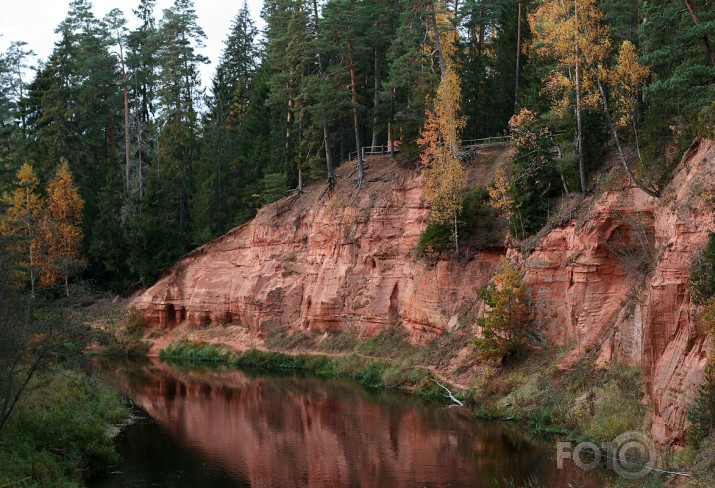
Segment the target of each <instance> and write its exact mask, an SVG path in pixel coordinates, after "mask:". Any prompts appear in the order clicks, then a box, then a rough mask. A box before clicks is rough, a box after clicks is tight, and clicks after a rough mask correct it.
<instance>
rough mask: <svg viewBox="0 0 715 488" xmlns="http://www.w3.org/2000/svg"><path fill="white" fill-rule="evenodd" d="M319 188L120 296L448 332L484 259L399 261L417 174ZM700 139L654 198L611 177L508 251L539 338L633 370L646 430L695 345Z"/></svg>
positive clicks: (184, 316) (211, 316)
mask: <svg viewBox="0 0 715 488" xmlns="http://www.w3.org/2000/svg"><path fill="white" fill-rule="evenodd" d="M341 171H342V173H341V174H342V176H343V179H342V180H341V182H340V185H339V189H338V190H337V191H336V192H335V193H334V194H333V195H332V196H331V197H326V196H324V195H323V194H322V192H323V188H322V187H321V186H317V185H316V186H311V187H309V188H308V190H307V192H306V194H305V195H303V196H302V197H301V198H299V199H298V200H296V201H294V202H292V201H291V200H289V199H284V200H282V201H281V202H278V203H277V204H275V205H272V206H270V207H268V208H266V209H264V210H263V211H261V212H260V213H259V215H258V216H257V217H256V219H255V220H254V221H252V222H250V223H248V224H246V225H244V226H241V227H239V228H237V229H234V230H233V231H231V232H230V233H228V234H227V235H225V236H224V237H222V238H220V239H218V240H217V241H214V242H212V243H210V244H207V245H205V246H203V247H202V248H199V249H197V250H196V251H194V252H193V253H191V254H189V255H187V256H186V257H185V258H183V259H182V260H181V261H180V262H179V263H177V264H176V265H175V266H174V267H173V268H172V269H171V270H170V271H169V272H168V274H167V275H166V276H165V277H163V278H162V279H161V280H159V282H157V283H156V284H155V285H154V286H153V287H152V288H150V289H149V290H147V291H146V292H145V293H144V294H143V295H141V296H139V297H138V298H137V299H135V301H134V305H135V306H136V307H138V308H140V309H142V310H144V311H145V315H146V317H147V319H148V320H149V321H150V322H151V323H153V324H156V325H158V326H161V327H173V326H174V325H176V324H177V323H179V322H180V321H182V320H186V321H187V323H188V324H190V325H195V326H199V325H205V324H209V323H212V324H218V323H225V322H229V321H237V322H242V323H245V324H247V325H248V326H249V327H250V329H251V330H252V331H253V332H258V331H265V330H272V329H276V328H279V327H289V328H293V329H298V328H303V329H309V330H313V331H324V330H345V329H350V330H354V331H357V332H359V333H361V334H370V333H374V332H375V331H377V330H379V329H380V328H382V327H385V326H387V325H388V324H390V323H392V322H394V321H395V320H398V319H399V320H401V321H402V323H403V324H404V325H405V326H406V327H408V328H409V330H410V331H411V334H412V337H413V339H414V340H426V339H430V338H433V337H435V336H437V335H439V334H441V333H442V332H444V331H446V330H448V329H449V328H450V327H453V326H454V325H455V324H456V323H457V316H458V315H459V313H460V312H463V311H465V310H468V309H470V308H472V307H473V306H474V304H475V296H476V292H477V290H478V289H479V288H480V287H481V286H483V285H484V284H486V283H487V282H488V281H489V278H490V276H491V274H492V273H493V270H494V269H495V266H496V264H497V262H498V260H499V258H500V254H501V253H499V252H497V251H488V252H477V253H475V254H474V255H472V256H470V257H469V259H468V260H466V261H465V262H455V261H451V260H447V261H445V260H442V261H438V262H437V263H436V264H435V265H432V264H429V263H426V262H425V261H424V260H420V259H417V258H415V257H414V252H413V250H414V247H415V244H416V242H417V239H418V236H419V234H420V232H421V231H422V229H423V228H424V225H425V222H426V220H427V217H428V214H429V207H428V205H427V204H426V202H425V199H424V196H423V193H422V190H421V187H420V182H419V177H418V176H417V175H416V174H415V173H414V172H411V171H408V170H402V169H399V168H397V167H396V166H395V165H394V164H393V163H389V162H388V161H386V160H373V161H372V164H371V167H370V168H369V177H368V180H367V185H366V188H365V189H363V190H360V191H357V190H355V189H354V187H353V186H352V185H351V183H350V182H349V179H348V171H349V168H345V167H344V168H342V169H341ZM714 186H715V143H713V142H712V141H704V142H701V143H699V144H696V145H694V146H693V147H692V148H691V150H689V151H688V153H687V154H686V156H685V157H684V158H683V161H682V162H681V164H680V165H679V167H678V168H677V170H676V174H675V176H674V178H673V180H672V182H671V183H670V184H669V186H668V187H667V189H666V191H665V192H664V195H663V197H662V198H660V199H653V198H650V197H648V196H646V195H645V194H644V193H642V192H640V191H639V190H637V189H635V188H632V187H628V186H626V185H622V186H621V187H620V188H616V189H612V190H610V191H606V192H604V193H602V194H599V195H598V196H596V197H588V198H586V199H585V200H583V201H581V202H579V203H578V204H576V203H574V205H573V207H574V209H575V210H574V211H573V212H572V213H570V214H569V213H567V212H566V211H563V212H562V213H563V214H564V215H562V219H561V222H560V223H559V224H558V225H554V226H552V227H551V228H550V229H549V230H547V231H544V232H543V233H542V235H541V236H540V237H539V238H538V239H536V240H535V242H536V244H535V245H534V246H533V247H532V248H531V249H529V250H528V251H524V252H522V251H521V250H517V249H511V250H510V251H509V253H510V255H511V256H512V257H513V258H515V259H518V260H520V261H522V263H523V266H524V270H525V272H526V275H525V281H526V283H527V286H528V288H529V290H530V292H531V295H532V299H533V303H534V304H535V309H536V315H537V319H538V320H539V322H540V324H541V325H542V327H543V331H544V334H545V336H546V338H547V339H548V342H549V344H552V345H572V346H573V347H574V351H573V353H572V354H571V355H570V356H568V357H567V358H566V360H565V361H564V366H568V364H569V363H570V362H572V361H573V360H575V358H577V357H578V356H580V355H582V354H583V353H585V352H588V351H590V352H594V353H596V354H597V356H598V361H599V362H600V363H601V364H606V363H608V362H610V361H619V362H625V363H628V364H632V365H640V366H641V367H642V369H643V372H644V375H645V377H646V380H647V384H648V394H649V397H650V401H651V403H652V407H653V426H652V432H653V435H654V437H655V439H656V440H657V441H659V442H661V443H668V442H671V441H674V440H676V441H677V440H680V439H682V435H683V428H684V425H685V414H686V409H687V406H688V404H689V403H690V400H691V399H692V396H693V394H694V392H695V391H696V388H697V385H698V383H699V382H700V380H701V377H702V372H703V368H704V365H705V362H706V355H707V348H708V347H709V341H707V340H706V337H705V335H704V332H703V331H702V328H701V327H700V326H699V324H698V322H697V320H696V308H695V306H694V305H693V304H692V303H691V301H690V296H689V293H688V276H689V272H690V266H691V261H692V259H693V257H694V256H695V255H696V253H697V252H699V250H701V249H702V248H703V247H704V245H705V243H706V241H707V233H708V230H710V229H713V227H714V226H713V211H712V202H709V201H707V199H706V195H707V194H708V193H709V192H710V191H711V190H713V187H714Z"/></svg>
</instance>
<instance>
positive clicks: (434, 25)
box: [430, 0, 447, 75]
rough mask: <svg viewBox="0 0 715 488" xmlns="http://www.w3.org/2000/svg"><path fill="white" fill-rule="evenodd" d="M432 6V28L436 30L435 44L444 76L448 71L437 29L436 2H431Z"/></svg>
mask: <svg viewBox="0 0 715 488" xmlns="http://www.w3.org/2000/svg"><path fill="white" fill-rule="evenodd" d="M430 5H431V6H432V28H433V29H434V42H435V45H436V46H437V56H438V57H439V69H440V71H441V74H442V75H444V73H445V71H447V65H446V63H445V61H444V52H442V41H441V40H440V38H439V28H438V27H437V10H436V9H435V7H434V0H431V1H430Z"/></svg>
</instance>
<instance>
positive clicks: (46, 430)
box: [0, 368, 128, 487]
mask: <svg viewBox="0 0 715 488" xmlns="http://www.w3.org/2000/svg"><path fill="white" fill-rule="evenodd" d="M127 413H128V412H127V409H126V408H125V407H124V406H123V404H122V402H121V399H120V398H119V395H118V394H117V393H116V392H114V391H112V390H111V389H109V388H108V387H106V386H103V385H102V384H101V383H98V382H96V381H94V380H92V379H91V378H88V377H87V376H86V375H84V374H83V373H80V372H77V371H72V370H67V369H62V368H60V369H57V370H55V371H53V372H52V373H42V374H38V375H37V376H36V377H35V378H33V380H32V381H31V384H30V387H29V388H28V389H27V392H26V394H25V395H24V396H23V397H22V398H21V399H20V402H19V403H18V406H17V408H16V409H15V411H14V412H13V415H12V416H11V417H10V419H9V420H8V423H7V424H6V425H5V428H4V429H3V431H2V442H1V443H0V486H10V484H11V483H14V482H16V481H18V480H21V479H24V478H25V477H27V476H31V477H32V481H29V482H27V483H25V484H22V485H18V486H28V487H29V486H53V487H69V486H78V485H79V481H80V480H81V479H82V476H83V474H87V473H88V472H90V471H91V470H94V469H99V468H101V467H102V466H107V465H109V464H111V463H112V462H115V461H116V460H117V458H118V457H117V454H116V452H115V450H114V444H113V441H112V439H111V437H110V429H109V426H110V424H112V423H117V422H120V421H121V420H123V419H124V418H125V417H126V416H127ZM13 486H14V485H13Z"/></svg>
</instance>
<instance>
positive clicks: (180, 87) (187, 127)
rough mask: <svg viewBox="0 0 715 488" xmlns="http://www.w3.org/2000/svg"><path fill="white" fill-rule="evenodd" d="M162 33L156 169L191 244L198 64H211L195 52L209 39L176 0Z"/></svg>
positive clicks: (188, 5)
mask: <svg viewBox="0 0 715 488" xmlns="http://www.w3.org/2000/svg"><path fill="white" fill-rule="evenodd" d="M159 29H160V39H161V48H160V50H159V52H158V56H159V65H160V68H161V78H160V85H159V90H158V94H159V101H160V104H161V120H162V128H161V132H160V136H159V155H160V160H161V167H159V168H156V171H157V172H160V173H161V174H162V175H163V179H164V180H165V181H166V182H167V183H169V184H173V185H174V186H175V194H176V205H175V208H174V209H173V210H172V209H165V211H174V212H176V213H177V215H178V225H179V232H180V233H181V234H182V235H184V236H186V240H187V241H188V231H189V197H190V194H191V190H192V188H191V184H192V171H193V165H194V163H195V161H196V159H197V157H198V148H199V147H198V141H197V135H198V105H199V101H200V99H199V96H200V95H201V80H200V77H199V71H198V65H199V64H200V63H204V62H206V61H207V60H206V58H205V57H204V56H203V55H201V54H198V53H197V52H196V50H195V48H194V45H196V47H198V48H201V47H203V39H204V38H205V37H206V35H205V34H204V31H203V30H202V29H201V27H199V26H198V24H197V16H196V11H195V9H194V5H193V2H192V1H191V0H175V2H174V4H173V6H172V7H171V8H170V9H166V10H164V16H163V18H162V20H161V25H160V28H159Z"/></svg>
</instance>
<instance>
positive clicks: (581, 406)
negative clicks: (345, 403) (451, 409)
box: [468, 351, 647, 442]
mask: <svg viewBox="0 0 715 488" xmlns="http://www.w3.org/2000/svg"><path fill="white" fill-rule="evenodd" d="M557 361H558V355H556V356H555V355H554V353H553V351H538V352H533V353H531V354H530V355H529V356H528V357H526V358H525V359H524V360H523V361H522V362H520V363H517V364H515V365H511V366H509V367H506V368H504V369H503V370H502V371H497V370H496V369H492V370H489V369H485V370H484V371H483V372H482V373H481V374H480V375H478V376H477V377H476V378H475V381H474V383H473V386H472V388H471V389H470V391H469V392H468V399H469V402H470V403H472V404H474V405H477V406H478V407H477V410H476V414H477V416H480V417H484V418H489V419H495V418H508V419H509V420H522V421H526V422H528V423H529V424H530V425H531V427H532V428H533V429H534V431H536V432H538V433H541V434H547V435H563V436H568V437H571V438H575V439H590V440H593V441H598V442H607V441H611V440H613V439H614V438H615V437H616V436H618V435H619V434H621V433H623V432H627V431H630V430H640V428H641V425H642V424H643V419H644V417H645V415H646V410H647V408H646V406H644V405H642V404H641V398H642V397H643V393H644V389H643V388H644V386H643V378H642V375H641V373H640V371H639V370H638V369H637V368H631V367H627V366H624V365H619V364H614V365H612V366H611V367H610V368H607V369H601V368H595V367H594V366H593V362H592V360H591V359H589V358H584V359H583V360H582V361H581V362H579V363H578V364H577V365H576V366H575V367H574V368H573V369H571V370H569V371H560V370H559V369H557V368H555V367H554V364H555V363H556V362H557Z"/></svg>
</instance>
